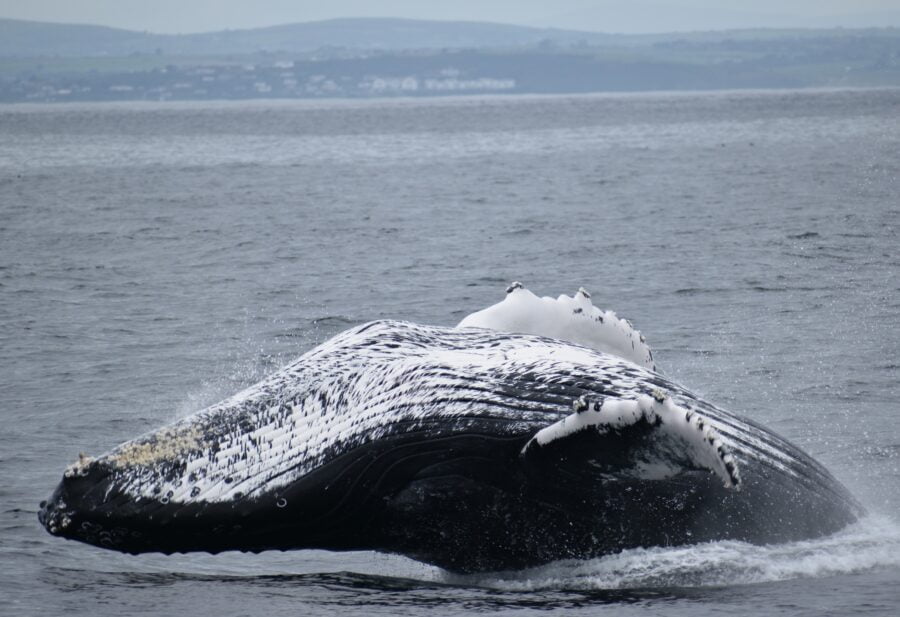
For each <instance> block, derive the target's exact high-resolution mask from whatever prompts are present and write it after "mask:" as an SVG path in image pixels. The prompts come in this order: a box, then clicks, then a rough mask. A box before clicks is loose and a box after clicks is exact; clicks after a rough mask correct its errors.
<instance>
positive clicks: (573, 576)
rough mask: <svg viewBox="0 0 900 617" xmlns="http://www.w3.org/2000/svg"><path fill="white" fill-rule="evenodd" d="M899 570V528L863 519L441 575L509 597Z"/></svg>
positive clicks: (872, 518) (883, 520) (882, 520)
mask: <svg viewBox="0 0 900 617" xmlns="http://www.w3.org/2000/svg"><path fill="white" fill-rule="evenodd" d="M885 567H887V568H897V567H900V525H898V524H897V523H896V522H893V521H891V520H888V519H886V518H884V517H879V516H869V517H867V518H865V519H864V520H862V521H860V522H858V523H856V524H854V525H851V526H850V527H848V528H846V529H845V530H843V531H841V532H839V533H837V534H834V535H831V536H828V537H825V538H819V539H816V540H806V541H802V542H790V543H786V544H776V545H771V546H755V545H752V544H747V543H744V542H732V541H728V542H709V543H705V544H697V545H693V546H679V547H655V548H646V549H645V548H640V549H632V550H627V551H622V552H621V553H618V554H615V555H608V556H606V557H601V558H598V559H590V560H584V561H581V560H571V561H558V562H555V563H551V564H547V565H545V566H540V567H537V568H532V569H528V570H522V571H518V572H501V573H494V574H488V575H471V576H457V575H447V576H446V578H445V582H448V583H454V584H469V585H478V586H485V587H491V588H497V589H503V590H509V591H536V590H549V589H578V590H590V589H641V588H660V587H710V586H723V585H745V584H752V583H767V582H774V581H784V580H791V579H798V578H813V577H825V576H834V575H839V574H849V573H855V572H860V571H865V570H871V569H875V568H885Z"/></svg>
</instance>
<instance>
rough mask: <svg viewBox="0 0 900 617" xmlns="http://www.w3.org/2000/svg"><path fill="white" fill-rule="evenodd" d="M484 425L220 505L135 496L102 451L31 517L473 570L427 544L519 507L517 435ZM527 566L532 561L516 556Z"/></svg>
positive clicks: (422, 439) (117, 542)
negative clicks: (373, 554)
mask: <svg viewBox="0 0 900 617" xmlns="http://www.w3.org/2000/svg"><path fill="white" fill-rule="evenodd" d="M487 428H488V427H478V426H472V427H470V429H471V431H473V432H471V433H469V434H455V435H447V434H445V435H442V436H432V437H428V436H422V435H419V434H416V435H397V436H393V437H389V438H385V439H382V440H379V441H376V442H371V443H368V444H364V445H362V446H360V447H358V448H356V449H354V450H353V451H352V452H350V453H347V454H344V455H342V456H338V457H335V458H334V459H333V460H329V461H328V462H327V463H325V464H323V465H321V466H320V467H319V468H317V469H316V470H314V471H312V472H310V473H308V474H305V475H303V476H302V477H301V478H299V479H297V480H295V481H294V482H292V483H290V484H288V485H285V486H282V487H280V488H278V489H277V490H272V491H258V492H256V493H255V494H253V495H244V494H241V493H240V492H236V493H234V494H233V495H232V496H231V497H230V498H229V499H227V500H223V501H198V500H194V501H190V502H187V503H184V502H176V501H174V500H173V499H172V497H171V496H168V495H166V494H160V495H151V496H140V497H135V496H134V495H132V494H129V493H128V492H127V491H126V490H123V487H122V484H121V477H122V472H123V470H122V469H121V468H119V467H117V465H116V464H115V463H114V462H113V460H112V459H111V458H109V457H103V458H100V459H96V460H90V461H84V462H82V463H80V464H78V465H76V466H73V467H71V468H70V469H69V470H68V471H67V473H66V474H65V476H64V478H63V480H62V482H60V484H59V485H58V487H57V488H56V490H55V491H54V493H53V495H52V496H51V497H50V498H49V499H48V500H47V501H45V502H42V503H41V507H40V511H39V514H38V516H39V519H40V521H41V523H42V524H43V525H44V526H45V528H46V529H47V530H48V531H49V532H50V533H51V534H53V535H56V536H60V537H63V538H68V539H72V540H78V541H81V542H85V543H88V544H92V545H95V546H99V547H102V548H107V549H113V550H118V551H122V552H125V553H131V554H138V553H148V552H156V553H164V554H172V553H187V552H195V551H202V552H208V553H219V552H223V551H230V550H237V551H247V552H261V551H266V550H291V549H327V550H337V551H342V550H387V551H390V552H399V553H404V554H408V555H410V556H415V557H419V558H422V559H424V560H426V561H430V562H432V563H437V564H438V565H442V566H445V567H449V568H451V569H455V570H458V571H470V570H473V569H481V568H477V567H474V566H473V564H472V563H471V561H472V560H471V559H469V558H467V557H466V556H465V555H462V554H458V552H459V551H457V550H454V551H450V552H449V553H452V556H450V557H447V558H443V557H440V556H435V555H436V553H435V552H434V551H433V548H432V545H434V544H435V543H436V542H438V540H439V539H441V538H443V540H440V542H443V543H446V542H447V533H448V530H449V529H452V528H454V525H453V524H452V522H453V521H454V520H456V518H457V517H458V516H459V514H460V513H461V512H462V509H465V510H467V511H468V512H470V513H471V514H472V516H473V518H469V517H463V520H469V521H471V522H475V521H477V520H479V519H480V520H484V517H485V516H486V515H488V513H489V511H490V512H493V513H499V512H500V511H501V510H507V511H508V513H507V514H508V515H512V514H513V513H516V511H517V510H519V509H520V508H527V504H526V503H525V502H524V501H522V500H521V499H517V498H516V497H515V493H516V492H519V488H518V487H519V486H521V484H522V478H521V477H520V476H521V474H522V469H521V468H520V465H518V463H517V460H518V454H519V452H520V450H521V449H522V447H523V445H524V444H525V442H526V441H527V437H515V438H510V437H507V436H499V437H498V436H493V435H491V434H489V433H484V434H479V433H478V431H479V430H480V429H484V430H487ZM128 472H130V473H134V472H135V470H134V469H133V468H131V469H128ZM479 511H480V514H478V515H476V514H475V513H476V512H479ZM450 512H452V513H453V514H452V515H450V516H449V517H448V513H450ZM517 515H519V516H521V515H522V512H518V514H517ZM442 520H444V521H445V522H444V523H441V522H440V521H442ZM438 527H442V529H439V530H438V529H436V528H438ZM466 527H471V525H468V524H467V525H466ZM456 531H457V532H458V533H459V537H460V538H461V541H460V550H463V549H464V548H465V545H466V544H467V542H468V538H471V537H472V535H473V533H475V529H468V530H464V529H463V528H462V527H460V526H458V525H457V526H456ZM432 534H434V535H433V537H432ZM438 553H441V554H443V553H448V551H446V548H445V549H443V550H441V551H438ZM449 553H448V554H449ZM483 561H484V560H483V559H482V560H481V562H483ZM502 562H503V563H504V564H508V563H509V559H504V560H503V561H502ZM526 562H527V563H532V562H533V560H531V559H524V557H523V558H522V564H523V565H525V563H526ZM497 564H498V565H499V564H500V561H498V562H497Z"/></svg>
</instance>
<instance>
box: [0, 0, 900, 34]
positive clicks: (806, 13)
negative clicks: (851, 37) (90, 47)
mask: <svg viewBox="0 0 900 617" xmlns="http://www.w3.org/2000/svg"><path fill="white" fill-rule="evenodd" d="M0 17H11V18H16V19H32V20H40V21H56V22H71V23H90V24H101V25H106V26H115V27H119V28H129V29H133V30H150V31H153V32H202V31H210V30H222V29H225V28H232V29H236V28H255V27H258V26H270V25H276V24H283V23H291V22H297V21H314V20H320V19H331V18H335V17H408V18H416V19H444V20H448V19H453V20H470V21H494V22H503V23H513V24H521V25H527V26H541V27H558V28H574V29H580V30H596V31H604V32H664V31H673V30H708V29H722V28H752V27H832V26H845V27H860V26H887V25H893V26H900V0H669V1H666V0H620V1H618V2H613V1H609V0H593V1H589V0H553V1H548V0H453V1H451V2H437V1H433V0H380V1H372V0H328V1H322V0H317V1H308V0H0Z"/></svg>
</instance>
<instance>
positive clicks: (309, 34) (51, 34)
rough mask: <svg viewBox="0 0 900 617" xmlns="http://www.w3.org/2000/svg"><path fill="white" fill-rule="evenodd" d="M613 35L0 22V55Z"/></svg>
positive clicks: (336, 24) (467, 25) (395, 25)
mask: <svg viewBox="0 0 900 617" xmlns="http://www.w3.org/2000/svg"><path fill="white" fill-rule="evenodd" d="M619 38H623V37H619V36H617V35H609V34H600V33H596V32H579V31H574V30H555V29H544V28H527V27H522V26H511V25H505V24H493V23H483V22H461V21H458V22H453V21H423V20H413V19H393V18H366V19H362V18H361V19H332V20H327V21H317V22H305V23H296V24H287V25H282V26H272V27H268V28H255V29H252V30H223V31H220V32H206V33H200V34H153V33H149V32H136V31H131V30H120V29H117V28H107V27H103V26H86V25H74V24H53V23H44V22H34V21H20V20H14V19H0V56H3V57H20V58H21V57H35V56H63V57H65V56H81V57H90V56H127V55H129V54H134V53H139V54H148V53H150V54H152V53H159V54H165V55H221V54H248V53H257V52H260V51H272V52H276V51H282V52H309V51H314V50H317V49H321V48H328V47H331V48H334V47H344V48H348V49H356V50H360V49H370V50H400V49H443V48H453V49H460V48H491V47H493V48H497V47H517V46H524V45H534V44H537V43H540V42H542V41H547V42H552V43H555V44H563V45H567V44H575V43H579V42H583V43H585V44H595V45H596V44H601V43H608V42H612V41H615V40H617V39H619Z"/></svg>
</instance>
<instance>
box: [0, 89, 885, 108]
mask: <svg viewBox="0 0 900 617" xmlns="http://www.w3.org/2000/svg"><path fill="white" fill-rule="evenodd" d="M898 90H900V86H836V87H813V86H811V87H808V88H733V89H724V88H719V89H708V90H640V91H615V92H613V91H606V92H577V93H565V92H559V93H505V94H499V93H491V94H446V95H433V96H406V97H403V96H396V97H390V96H383V97H369V98H351V97H334V98H316V99H311V98H248V99H189V100H168V101H153V100H138V99H134V100H115V101H110V100H101V101H49V102H48V101H37V102H12V103H9V102H2V101H0V111H3V112H16V111H23V112H27V111H36V110H47V111H52V110H55V109H62V108H65V110H66V111H73V110H77V109H78V108H79V107H83V108H85V109H87V108H90V109H96V108H98V107H100V108H103V107H105V108H108V109H116V108H121V109H128V110H139V109H140V108H146V109H148V110H150V109H161V108H168V109H172V110H178V109H191V108H194V109H200V108H218V109H228V108H248V107H250V108H252V107H262V108H286V107H297V108H307V109H321V108H336V107H347V108H355V107H385V106H391V107H394V106H403V105H409V106H423V105H435V106H440V105H446V106H453V105H454V104H455V105H465V104H467V103H493V102H496V103H498V104H504V103H506V102H509V101H512V100H515V101H517V102H526V101H529V100H534V101H536V102H539V101H542V100H553V99H591V98H596V99H616V98H620V99H628V98H691V97H701V96H702V97H708V96H721V97H723V98H726V97H736V96H748V95H749V96H759V97H765V96H782V95H785V94H798V95H816V94H829V93H840V92H847V93H864V92H893V91H898Z"/></svg>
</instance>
